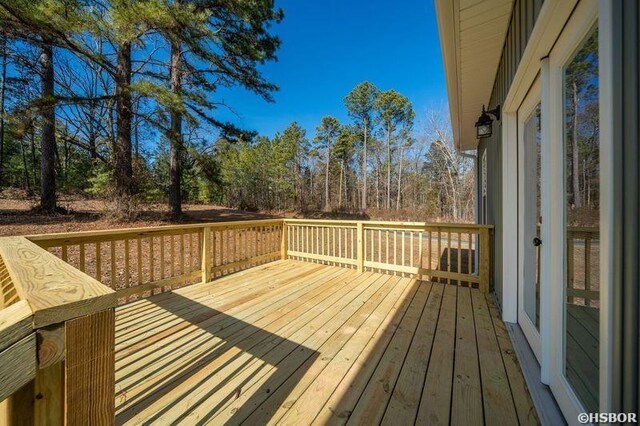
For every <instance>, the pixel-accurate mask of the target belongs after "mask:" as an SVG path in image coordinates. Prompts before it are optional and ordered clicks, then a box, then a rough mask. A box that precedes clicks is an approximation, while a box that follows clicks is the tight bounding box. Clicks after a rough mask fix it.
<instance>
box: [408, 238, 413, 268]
mask: <svg viewBox="0 0 640 426" xmlns="http://www.w3.org/2000/svg"><path fill="white" fill-rule="evenodd" d="M409 243H410V244H411V245H410V246H409V247H410V248H409V259H410V261H409V266H413V231H411V232H410V233H409Z"/></svg>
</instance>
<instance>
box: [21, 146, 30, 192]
mask: <svg viewBox="0 0 640 426" xmlns="http://www.w3.org/2000/svg"><path fill="white" fill-rule="evenodd" d="M20 151H21V153H22V180H23V182H24V183H23V185H24V190H25V191H27V193H31V188H30V187H29V170H28V169H27V153H26V151H25V149H24V143H23V141H22V139H20Z"/></svg>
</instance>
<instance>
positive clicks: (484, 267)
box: [478, 228, 491, 293]
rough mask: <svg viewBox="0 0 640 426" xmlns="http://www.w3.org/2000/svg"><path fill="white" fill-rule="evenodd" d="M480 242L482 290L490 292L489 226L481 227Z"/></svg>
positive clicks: (479, 232)
mask: <svg viewBox="0 0 640 426" xmlns="http://www.w3.org/2000/svg"><path fill="white" fill-rule="evenodd" d="M478 236H479V240H480V241H479V243H480V267H479V268H478V271H479V275H480V284H479V287H480V291H481V292H483V293H488V292H489V281H490V271H491V269H490V268H491V245H490V244H489V239H490V234H489V229H488V228H481V229H480V230H479V231H478Z"/></svg>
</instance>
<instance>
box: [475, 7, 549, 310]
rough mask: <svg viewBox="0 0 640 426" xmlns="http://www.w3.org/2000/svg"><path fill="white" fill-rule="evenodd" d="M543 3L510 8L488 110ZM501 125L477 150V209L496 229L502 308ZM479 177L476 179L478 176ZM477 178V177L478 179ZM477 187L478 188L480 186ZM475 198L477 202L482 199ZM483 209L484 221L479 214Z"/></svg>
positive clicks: (504, 88) (509, 77)
mask: <svg viewBox="0 0 640 426" xmlns="http://www.w3.org/2000/svg"><path fill="white" fill-rule="evenodd" d="M541 7H542V0H516V2H515V3H514V5H513V11H512V14H511V21H510V22H509V29H508V30H507V36H506V39H505V43H504V47H503V48H502V57H501V59H500V65H499V66H498V72H497V73H496V79H495V82H494V85H493V91H492V94H491V101H490V103H489V108H494V107H495V106H496V105H502V103H503V101H504V99H505V97H506V96H507V93H508V92H509V87H510V86H511V83H512V82H513V77H514V75H515V73H516V70H517V68H518V64H519V63H520V59H521V58H522V54H523V52H524V49H525V47H526V45H527V41H528V40H529V36H530V35H531V31H533V26H534V25H535V22H536V19H537V18H538V14H539V13H540V8H541ZM501 125H502V123H501V122H494V124H493V135H492V137H491V138H487V139H483V140H482V141H481V142H480V144H479V146H478V158H479V159H480V158H481V157H482V153H483V152H484V151H485V150H486V153H487V205H486V207H485V206H482V205H480V208H479V212H481V214H480V215H479V218H480V221H481V222H483V223H488V224H492V225H494V226H495V234H494V264H493V271H494V274H493V277H494V279H493V285H494V290H495V293H496V296H497V298H498V301H499V302H500V304H502V276H501V273H500V271H501V270H502V146H501V140H502V127H501ZM478 170H479V172H478V173H481V170H482V165H481V164H479V165H478ZM478 176H479V175H478ZM479 177H480V176H479ZM479 187H480V185H479ZM480 195H481V194H478V199H481V197H480ZM485 208H486V212H487V214H486V217H483V215H482V212H483V211H484V210H485Z"/></svg>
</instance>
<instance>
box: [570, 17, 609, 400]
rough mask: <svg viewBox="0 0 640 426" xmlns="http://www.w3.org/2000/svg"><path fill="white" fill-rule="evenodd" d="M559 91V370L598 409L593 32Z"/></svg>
mask: <svg viewBox="0 0 640 426" xmlns="http://www.w3.org/2000/svg"><path fill="white" fill-rule="evenodd" d="M563 74H564V75H563V90H564V105H563V112H564V114H563V116H564V181H565V185H564V187H565V197H564V198H565V203H564V204H565V205H564V210H565V211H564V217H565V221H564V228H565V229H564V231H565V241H566V251H565V277H566V279H565V295H564V299H563V302H564V312H563V313H564V330H563V333H564V335H563V340H564V374H565V377H566V378H567V381H568V382H569V384H570V385H571V387H572V388H573V390H574V391H575V392H576V395H577V396H578V398H579V399H580V401H581V402H582V404H583V406H584V407H585V408H586V409H587V411H589V412H597V411H598V402H599V401H598V399H599V398H598V393H599V383H598V378H599V330H600V326H599V322H600V321H599V319H600V303H599V299H600V297H599V294H600V285H599V277H600V270H599V269H600V268H599V259H600V241H599V223H600V157H599V152H600V139H599V134H598V133H599V132H598V129H599V106H598V92H599V79H598V31H597V29H593V30H592V31H590V32H589V34H588V35H587V36H586V37H585V38H584V40H583V41H582V43H581V45H580V46H579V48H578V49H577V50H576V51H575V53H574V54H573V56H572V57H571V58H570V59H569V61H567V63H566V65H565V67H564V73H563Z"/></svg>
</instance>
